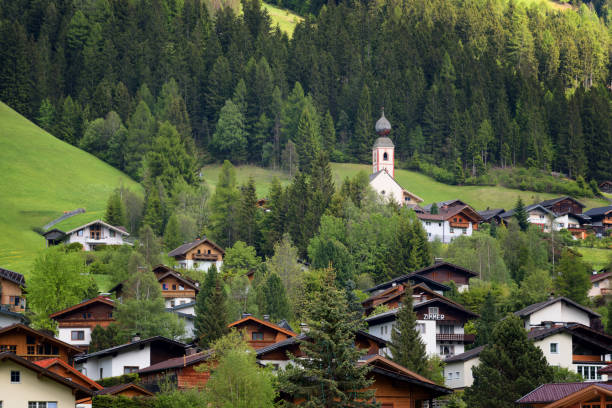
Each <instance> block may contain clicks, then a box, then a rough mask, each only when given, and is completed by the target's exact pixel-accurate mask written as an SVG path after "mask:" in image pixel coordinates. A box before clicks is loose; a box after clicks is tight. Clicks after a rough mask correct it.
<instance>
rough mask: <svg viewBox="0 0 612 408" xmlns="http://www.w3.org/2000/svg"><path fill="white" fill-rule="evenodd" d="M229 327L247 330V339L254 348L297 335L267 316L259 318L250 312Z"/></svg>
mask: <svg viewBox="0 0 612 408" xmlns="http://www.w3.org/2000/svg"><path fill="white" fill-rule="evenodd" d="M228 327H229V328H230V329H231V328H235V329H236V330H238V331H245V333H246V336H247V337H246V341H247V343H248V344H249V346H251V347H253V348H254V349H259V348H262V347H266V346H269V345H271V344H274V343H278V342H279V341H283V340H286V339H288V338H290V337H295V336H296V333H294V332H292V331H291V330H288V329H286V328H284V327H281V326H279V325H277V324H274V323H272V322H271V321H270V320H269V319H268V318H267V317H264V319H263V320H262V319H258V318H256V317H254V316H251V315H250V314H244V315H243V316H242V319H240V320H237V321H235V322H233V323H230V324H229V325H228Z"/></svg>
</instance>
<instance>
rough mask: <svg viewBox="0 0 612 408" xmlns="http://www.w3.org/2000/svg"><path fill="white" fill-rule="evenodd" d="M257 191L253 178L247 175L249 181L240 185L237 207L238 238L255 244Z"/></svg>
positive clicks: (257, 234)
mask: <svg viewBox="0 0 612 408" xmlns="http://www.w3.org/2000/svg"><path fill="white" fill-rule="evenodd" d="M257 210H258V209H257V191H256V189H255V179H254V178H253V177H249V181H248V182H247V184H245V185H244V186H242V187H240V204H239V207H238V225H240V229H239V230H238V239H239V240H241V241H244V242H246V243H247V245H250V246H255V245H256V244H258V243H259V241H260V239H259V225H258V223H257Z"/></svg>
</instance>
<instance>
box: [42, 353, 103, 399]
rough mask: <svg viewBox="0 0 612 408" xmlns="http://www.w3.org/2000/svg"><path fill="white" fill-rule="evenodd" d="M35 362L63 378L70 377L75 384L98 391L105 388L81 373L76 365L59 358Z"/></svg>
mask: <svg viewBox="0 0 612 408" xmlns="http://www.w3.org/2000/svg"><path fill="white" fill-rule="evenodd" d="M35 364H36V365H37V366H39V367H43V368H46V369H47V370H49V371H51V372H53V373H55V374H57V375H59V376H60V377H62V378H69V379H70V381H72V382H73V383H75V384H79V385H82V386H83V387H85V388H89V389H90V390H92V391H98V390H102V389H104V387H103V386H101V385H100V384H98V383H97V382H95V381H94V380H92V379H91V378H89V377H87V376H86V375H84V374H81V373H80V372H79V371H77V370H76V369H75V368H74V367H72V366H71V365H69V364H68V363H66V362H65V361H63V360H60V359H59V358H51V359H46V360H39V361H36V362H35Z"/></svg>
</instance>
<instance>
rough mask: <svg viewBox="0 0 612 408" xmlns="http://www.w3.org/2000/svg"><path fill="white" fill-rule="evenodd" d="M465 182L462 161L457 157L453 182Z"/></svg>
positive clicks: (460, 183)
mask: <svg viewBox="0 0 612 408" xmlns="http://www.w3.org/2000/svg"><path fill="white" fill-rule="evenodd" d="M464 182H465V173H464V172H463V163H462V162H461V158H459V157H457V161H456V162H455V183H456V184H459V185H462V184H463V183H464Z"/></svg>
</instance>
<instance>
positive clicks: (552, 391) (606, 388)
mask: <svg viewBox="0 0 612 408" xmlns="http://www.w3.org/2000/svg"><path fill="white" fill-rule="evenodd" d="M593 390H600V391H601V392H603V393H604V395H612V384H605V383H592V382H591V383H588V382H579V383H552V384H542V385H540V386H539V387H538V388H536V389H535V390H533V391H531V392H530V393H529V394H527V395H524V396H523V397H521V398H520V399H518V400H517V401H516V403H517V404H547V403H548V404H549V405H546V408H548V407H550V408H553V407H561V406H572V404H571V403H570V402H569V401H567V400H566V399H572V397H578V398H581V397H583V396H585V395H589V391H593Z"/></svg>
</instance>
